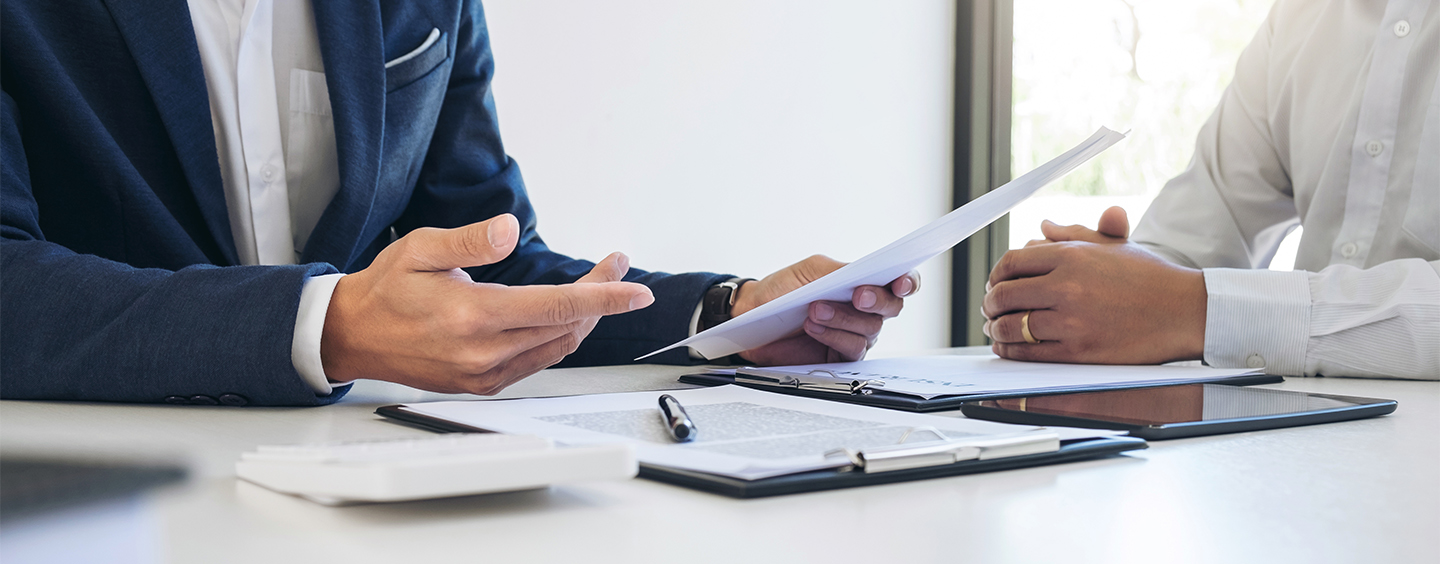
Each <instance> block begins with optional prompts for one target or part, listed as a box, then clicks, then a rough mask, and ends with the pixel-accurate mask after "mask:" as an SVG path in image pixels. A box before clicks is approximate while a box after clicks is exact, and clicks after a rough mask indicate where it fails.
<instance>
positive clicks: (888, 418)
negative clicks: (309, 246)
mask: <svg viewBox="0 0 1440 564" xmlns="http://www.w3.org/2000/svg"><path fill="white" fill-rule="evenodd" d="M665 393H668V394H670V395H672V396H674V397H675V398H676V399H678V400H679V401H680V403H681V404H682V405H684V407H685V411H686V412H687V413H688V414H689V415H690V420H691V421H693V422H694V423H695V427H696V429H697V433H696V438H695V440H694V441H692V442H687V443H677V442H675V441H674V440H673V439H671V438H670V435H669V433H668V432H667V431H666V427H665V424H664V422H663V420H662V418H661V416H660V409H659V406H658V400H659V397H660V395H661V394H665ZM405 409H406V410H408V411H412V412H415V413H418V414H421V415H428V416H431V417H437V418H440V419H445V420H448V421H453V422H456V423H460V424H463V425H468V426H471V427H476V428H480V429H486V430H490V431H496V432H500V433H515V434H529V435H538V436H541V437H547V438H550V439H553V440H555V441H556V442H558V443H562V444H567V445H585V444H602V443H603V444H609V443H626V444H631V445H633V446H634V447H635V449H636V455H637V456H638V458H639V460H640V462H641V463H642V464H649V465H652V466H663V467H669V468H680V469H686V470H695V471H699V472H708V473H711V474H717V475H722V476H730V477H733V478H739V479H742V480H758V479H762V478H768V477H772V476H781V475H786V474H794V473H798V472H806V471H810V470H821V469H825V468H838V467H842V466H846V465H848V464H849V460H848V459H847V458H845V457H843V456H830V457H827V456H825V453H826V452H829V451H831V450H833V449H837V448H851V449H865V448H874V447H881V446H889V445H894V444H897V443H899V441H900V438H901V436H902V435H904V434H905V432H906V431H909V430H910V429H911V428H934V429H938V430H940V431H941V432H942V433H944V434H945V435H946V436H947V437H948V438H950V439H957V438H967V437H990V436H1014V435H1016V434H1018V433H1035V432H1040V433H1043V432H1046V431H1047V430H1048V431H1052V432H1055V433H1057V434H1058V435H1059V438H1060V440H1062V441H1064V440H1071V439H1083V438H1093V437H1103V436H1110V435H1115V434H1119V433H1118V432H1116V431H1101V430H1094V429H1069V428H1063V427H1050V428H1042V427H1032V426H1026V425H1008V424H1005V423H992V422H989V421H979V420H974V419H963V418H957V417H942V416H938V415H926V414H921V413H907V412H901V411H892V410H888V409H877V408H873V407H865V406H859V405H850V404H844V403H838V402H831V401H824V400H817V399H811V398H802V397H794V396H787V395H783V394H776V393H771V392H762V391H758V390H751V389H747V388H742V387H739V386H719V387H715V388H703V389H696V390H672V391H668V392H631V393H621V394H598V395H586V396H570V397H559V398H532V399H516V400H499V401H447V402H434V403H418V404H407V405H406V406H405ZM917 432H919V433H922V436H926V437H927V439H928V440H934V439H933V435H930V434H928V433H926V432H924V431H919V430H918V429H917ZM910 442H916V439H915V438H911V439H910V440H909V441H907V444H908V443H910Z"/></svg>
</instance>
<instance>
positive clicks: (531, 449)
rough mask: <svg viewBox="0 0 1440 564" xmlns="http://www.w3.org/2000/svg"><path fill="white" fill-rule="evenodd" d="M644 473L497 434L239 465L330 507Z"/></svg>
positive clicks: (629, 458) (325, 447)
mask: <svg viewBox="0 0 1440 564" xmlns="http://www.w3.org/2000/svg"><path fill="white" fill-rule="evenodd" d="M638 469H639V467H638V465H637V463H636V461H635V452H634V449H632V448H631V447H630V446H629V445H623V444H609V445H594V446H577V447H557V446H555V444H554V443H553V442H552V441H551V440H550V439H546V438H542V437H535V436H530V435H502V434H498V433H455V434H447V435H436V436H434V437H423V438H415V439H400V440H380V441H359V442H341V443H322V444H308V445H283V446H261V447H259V448H258V449H257V450H255V451H254V452H247V453H245V454H243V455H242V456H241V458H240V461H239V462H237V463H236V464H235V473H236V475H238V476H239V477H240V478H241V479H243V480H247V481H250V482H254V483H256V484H259V485H261V486H264V487H267V488H270V489H272V490H275V491H278V492H283V493H287V494H294V495H299V496H303V497H305V498H308V499H311V500H313V501H316V502H319V503H324V504H327V505H339V504H345V503H354V502H387V501H408V500H416V499H430V498H439V497H452V496H461V495H474V494H482V493H495V492H507V491H516V490H528V489H536V488H543V487H546V486H549V485H551V484H563V483H573V482H582V481H589V480H608V479H623V478H632V477H634V476H635V474H636V472H637V471H638Z"/></svg>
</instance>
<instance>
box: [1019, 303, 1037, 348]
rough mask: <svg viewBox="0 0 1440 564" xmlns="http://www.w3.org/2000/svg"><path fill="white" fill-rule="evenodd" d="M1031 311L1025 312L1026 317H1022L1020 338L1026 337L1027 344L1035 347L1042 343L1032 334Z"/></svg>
mask: <svg viewBox="0 0 1440 564" xmlns="http://www.w3.org/2000/svg"><path fill="white" fill-rule="evenodd" d="M1030 311H1031V310H1025V315H1023V316H1021V317H1020V336H1022V337H1025V342H1027V343H1030V344H1032V345H1033V344H1035V343H1038V342H1040V340H1039V339H1036V338H1035V336H1034V335H1031V334H1030Z"/></svg>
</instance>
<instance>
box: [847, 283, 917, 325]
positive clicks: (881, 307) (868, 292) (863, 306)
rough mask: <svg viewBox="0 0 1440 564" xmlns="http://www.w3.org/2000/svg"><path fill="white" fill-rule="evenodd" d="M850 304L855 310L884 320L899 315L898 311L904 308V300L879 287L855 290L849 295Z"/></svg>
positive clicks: (865, 287) (861, 287)
mask: <svg viewBox="0 0 1440 564" xmlns="http://www.w3.org/2000/svg"><path fill="white" fill-rule="evenodd" d="M850 303H851V304H852V305H854V306H855V309H857V310H860V311H863V312H866V313H875V314H879V315H880V317H883V318H885V319H889V318H891V317H895V316H897V315H900V310H901V309H902V308H904V307H905V300H904V299H902V298H900V297H897V296H896V295H895V294H894V293H892V292H890V290H888V289H886V288H882V287H880V286H860V287H858V288H855V291H854V292H852V293H851V294H850Z"/></svg>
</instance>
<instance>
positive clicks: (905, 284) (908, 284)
mask: <svg viewBox="0 0 1440 564" xmlns="http://www.w3.org/2000/svg"><path fill="white" fill-rule="evenodd" d="M896 286H899V287H900V288H899V290H900V297H902V298H903V297H906V296H909V295H910V292H914V291H915V281H914V280H911V279H910V277H909V276H906V277H904V278H901V279H900V283H899V284H896Z"/></svg>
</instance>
